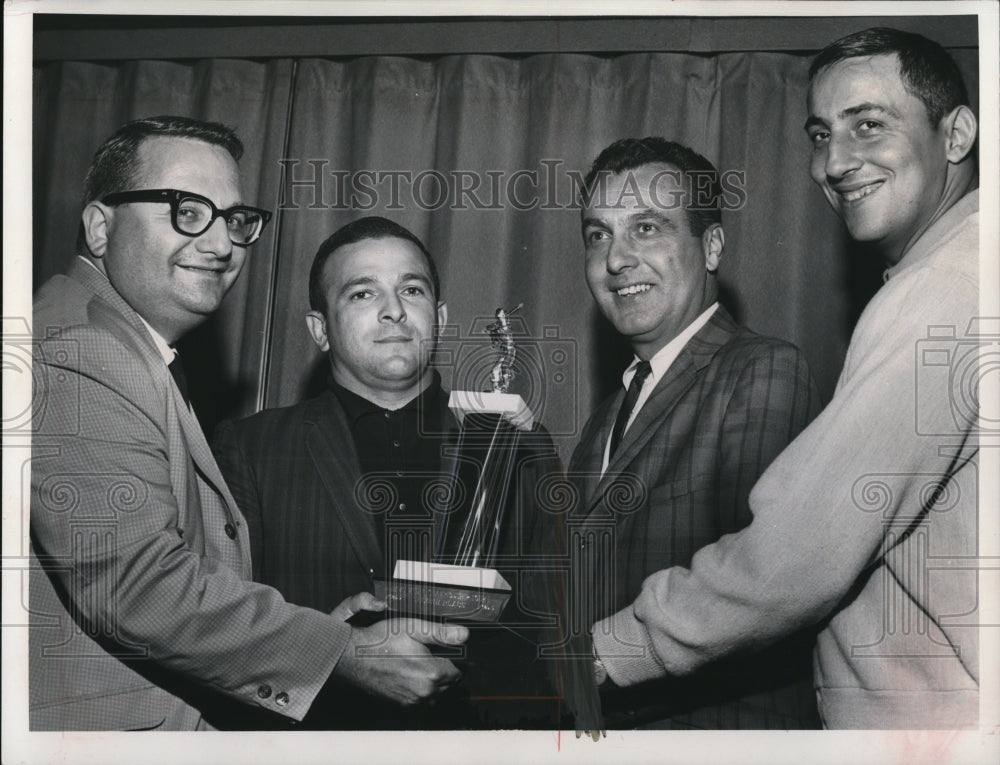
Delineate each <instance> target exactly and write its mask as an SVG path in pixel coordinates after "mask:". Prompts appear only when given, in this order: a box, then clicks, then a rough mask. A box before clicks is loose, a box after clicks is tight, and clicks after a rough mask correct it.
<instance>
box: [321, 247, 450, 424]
mask: <svg viewBox="0 0 1000 765" xmlns="http://www.w3.org/2000/svg"><path fill="white" fill-rule="evenodd" d="M323 285H324V288H325V292H326V302H327V315H326V316H323V314H321V313H319V312H318V311H310V312H309V313H308V314H307V316H306V321H307V324H308V326H309V331H310V333H311V334H312V337H313V340H314V341H315V342H316V344H317V345H318V346H319V348H320V349H321V350H323V351H326V352H328V355H329V357H330V366H331V368H332V370H333V379H334V380H335V381H336V382H337V383H339V384H340V385H342V386H344V387H345V388H347V389H348V390H350V391H352V392H354V393H357V394H358V395H360V396H363V397H364V398H366V399H368V400H369V401H372V402H374V403H376V404H379V405H381V406H385V407H387V408H396V407H398V406H402V405H403V404H405V403H407V402H408V401H410V400H411V399H413V398H414V397H415V396H416V395H417V394H419V393H420V392H421V391H422V390H424V388H426V387H427V385H428V384H430V381H431V377H432V375H433V373H432V371H431V369H430V366H429V361H430V354H431V352H432V351H433V348H434V342H435V339H436V335H437V325H438V324H443V323H444V322H445V321H446V320H447V309H446V307H445V305H444V303H436V302H435V300H434V294H433V288H432V286H431V274H430V269H429V268H428V265H427V260H426V258H425V257H424V255H423V253H422V252H420V249H419V248H418V247H417V246H416V245H415V244H413V243H412V242H409V241H407V240H405V239H399V238H396V237H385V238H380V239H364V240H362V241H360V242H355V243H353V244H348V245H344V246H343V247H340V248H338V249H337V250H336V251H334V252H333V253H332V254H331V255H330V258H329V260H328V261H327V262H326V266H325V267H324V270H323Z"/></svg>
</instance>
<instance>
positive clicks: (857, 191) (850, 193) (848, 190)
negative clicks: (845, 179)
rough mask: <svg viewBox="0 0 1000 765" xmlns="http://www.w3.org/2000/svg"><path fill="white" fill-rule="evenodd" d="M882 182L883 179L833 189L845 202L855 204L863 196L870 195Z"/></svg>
mask: <svg viewBox="0 0 1000 765" xmlns="http://www.w3.org/2000/svg"><path fill="white" fill-rule="evenodd" d="M883 183H885V181H875V182H874V183H866V184H864V185H861V186H851V187H840V188H834V191H835V192H836V193H837V195H838V196H839V197H840V198H841V199H842V200H843V201H844V202H846V203H847V204H855V203H856V202H860V201H861V200H862V199H864V198H865V197H870V196H871V195H872V194H874V193H875V192H876V191H878V190H879V189H880V188H881V187H882V184H883Z"/></svg>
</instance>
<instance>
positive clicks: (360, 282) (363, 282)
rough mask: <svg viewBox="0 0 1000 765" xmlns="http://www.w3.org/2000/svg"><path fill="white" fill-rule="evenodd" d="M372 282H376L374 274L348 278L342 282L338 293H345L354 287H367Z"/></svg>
mask: <svg viewBox="0 0 1000 765" xmlns="http://www.w3.org/2000/svg"><path fill="white" fill-rule="evenodd" d="M373 284H378V279H376V278H375V277H374V276H355V277H354V278H353V279H348V280H347V281H346V282H344V286H343V287H341V288H340V294H341V295H346V294H347V293H348V292H350V291H351V290H353V289H354V288H355V287H369V286H371V285H373Z"/></svg>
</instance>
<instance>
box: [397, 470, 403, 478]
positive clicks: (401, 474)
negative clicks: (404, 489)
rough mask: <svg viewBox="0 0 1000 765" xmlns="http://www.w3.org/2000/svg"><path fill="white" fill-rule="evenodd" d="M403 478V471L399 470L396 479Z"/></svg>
mask: <svg viewBox="0 0 1000 765" xmlns="http://www.w3.org/2000/svg"><path fill="white" fill-rule="evenodd" d="M402 477H403V471H402V470H397V471H396V478H402Z"/></svg>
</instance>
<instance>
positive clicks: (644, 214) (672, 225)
mask: <svg viewBox="0 0 1000 765" xmlns="http://www.w3.org/2000/svg"><path fill="white" fill-rule="evenodd" d="M642 218H651V219H652V220H654V221H656V222H657V223H659V224H660V225H661V226H663V227H664V228H666V229H669V230H670V231H676V230H677V221H675V220H672V219H670V218H667V217H666V216H664V215H663V214H662V213H659V212H657V211H656V210H654V209H653V208H652V207H647V208H646V209H644V210H637V211H636V212H634V213H632V214H631V215H629V216H628V221H629V223H634V222H635V221H637V220H640V219H642Z"/></svg>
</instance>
